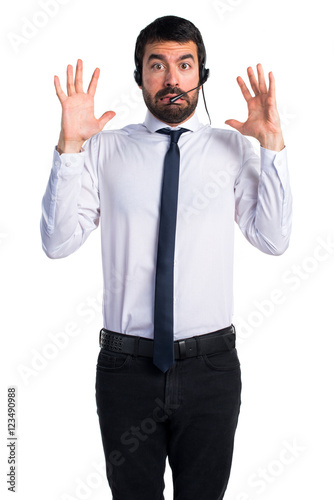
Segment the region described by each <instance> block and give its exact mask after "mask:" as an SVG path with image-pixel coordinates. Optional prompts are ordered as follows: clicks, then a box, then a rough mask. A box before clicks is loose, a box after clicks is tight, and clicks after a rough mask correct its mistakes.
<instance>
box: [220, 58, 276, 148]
mask: <svg viewBox="0 0 334 500" xmlns="http://www.w3.org/2000/svg"><path fill="white" fill-rule="evenodd" d="M257 72H258V80H257V79H256V77H255V75H254V72H253V69H252V68H251V67H249V68H247V73H248V77H249V82H250V85H251V87H252V90H253V92H254V96H252V94H251V93H250V91H249V89H248V88H247V85H246V84H245V82H244V81H243V79H242V78H241V77H240V76H238V78H237V82H238V84H239V87H240V89H241V92H242V95H243V96H244V98H245V100H246V102H247V106H248V118H247V120H246V121H245V122H239V121H238V120H226V121H225V123H226V124H227V125H230V126H231V127H233V128H235V129H236V130H238V131H239V132H240V133H241V134H243V135H249V136H252V137H255V138H256V139H258V140H259V141H260V143H261V145H263V144H265V142H266V138H267V137H269V136H271V137H275V138H279V139H280V140H281V142H282V141H283V138H282V131H281V125H280V118H279V114H278V111H277V107H276V97H275V80H274V75H273V74H272V72H270V73H269V88H268V89H267V85H266V82H265V78H264V73H263V69H262V66H261V64H258V65H257Z"/></svg>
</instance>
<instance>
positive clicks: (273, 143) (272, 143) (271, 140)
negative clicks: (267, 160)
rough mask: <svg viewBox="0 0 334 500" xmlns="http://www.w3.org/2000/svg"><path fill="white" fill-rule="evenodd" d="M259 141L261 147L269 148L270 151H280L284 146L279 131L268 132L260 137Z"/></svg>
mask: <svg viewBox="0 0 334 500" xmlns="http://www.w3.org/2000/svg"><path fill="white" fill-rule="evenodd" d="M259 142H260V145H261V147H262V148H265V149H270V150H272V151H282V149H284V146H285V144H284V139H283V135H282V134H281V133H280V134H268V135H266V136H263V137H260V138H259Z"/></svg>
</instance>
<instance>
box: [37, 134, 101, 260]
mask: <svg viewBox="0 0 334 500" xmlns="http://www.w3.org/2000/svg"><path fill="white" fill-rule="evenodd" d="M96 139H97V136H93V137H92V138H91V139H89V140H88V141H87V142H86V143H85V145H84V149H83V148H82V149H81V151H80V153H75V154H73V153H63V154H61V155H60V154H59V153H58V151H57V149H56V148H55V150H54V153H53V164H52V169H51V173H50V177H49V181H48V184H47V187H46V191H45V194H44V197H43V200H42V217H41V223H40V229H41V236H42V246H43V250H44V252H45V253H46V255H47V256H48V257H50V258H52V259H57V258H61V257H66V256H68V255H70V254H71V253H73V252H74V251H75V250H77V249H78V248H79V247H80V246H81V245H82V244H83V243H84V242H85V241H86V239H87V238H88V236H89V234H90V233H91V232H92V231H93V230H94V229H96V228H97V227H98V225H99V217H100V200H99V190H98V175H97V163H98V150H97V140H96Z"/></svg>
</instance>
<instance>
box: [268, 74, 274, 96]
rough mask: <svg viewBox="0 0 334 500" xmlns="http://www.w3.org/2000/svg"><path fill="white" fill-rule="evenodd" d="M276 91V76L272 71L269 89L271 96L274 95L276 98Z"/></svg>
mask: <svg viewBox="0 0 334 500" xmlns="http://www.w3.org/2000/svg"><path fill="white" fill-rule="evenodd" d="M275 93H276V87H275V78H274V75H273V72H272V71H270V73H269V90H268V94H269V97H272V98H273V99H275V100H276V97H275Z"/></svg>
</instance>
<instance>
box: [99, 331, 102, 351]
mask: <svg viewBox="0 0 334 500" xmlns="http://www.w3.org/2000/svg"><path fill="white" fill-rule="evenodd" d="M102 330H103V328H101V330H100V335H99V346H100V347H101V335H102Z"/></svg>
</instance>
